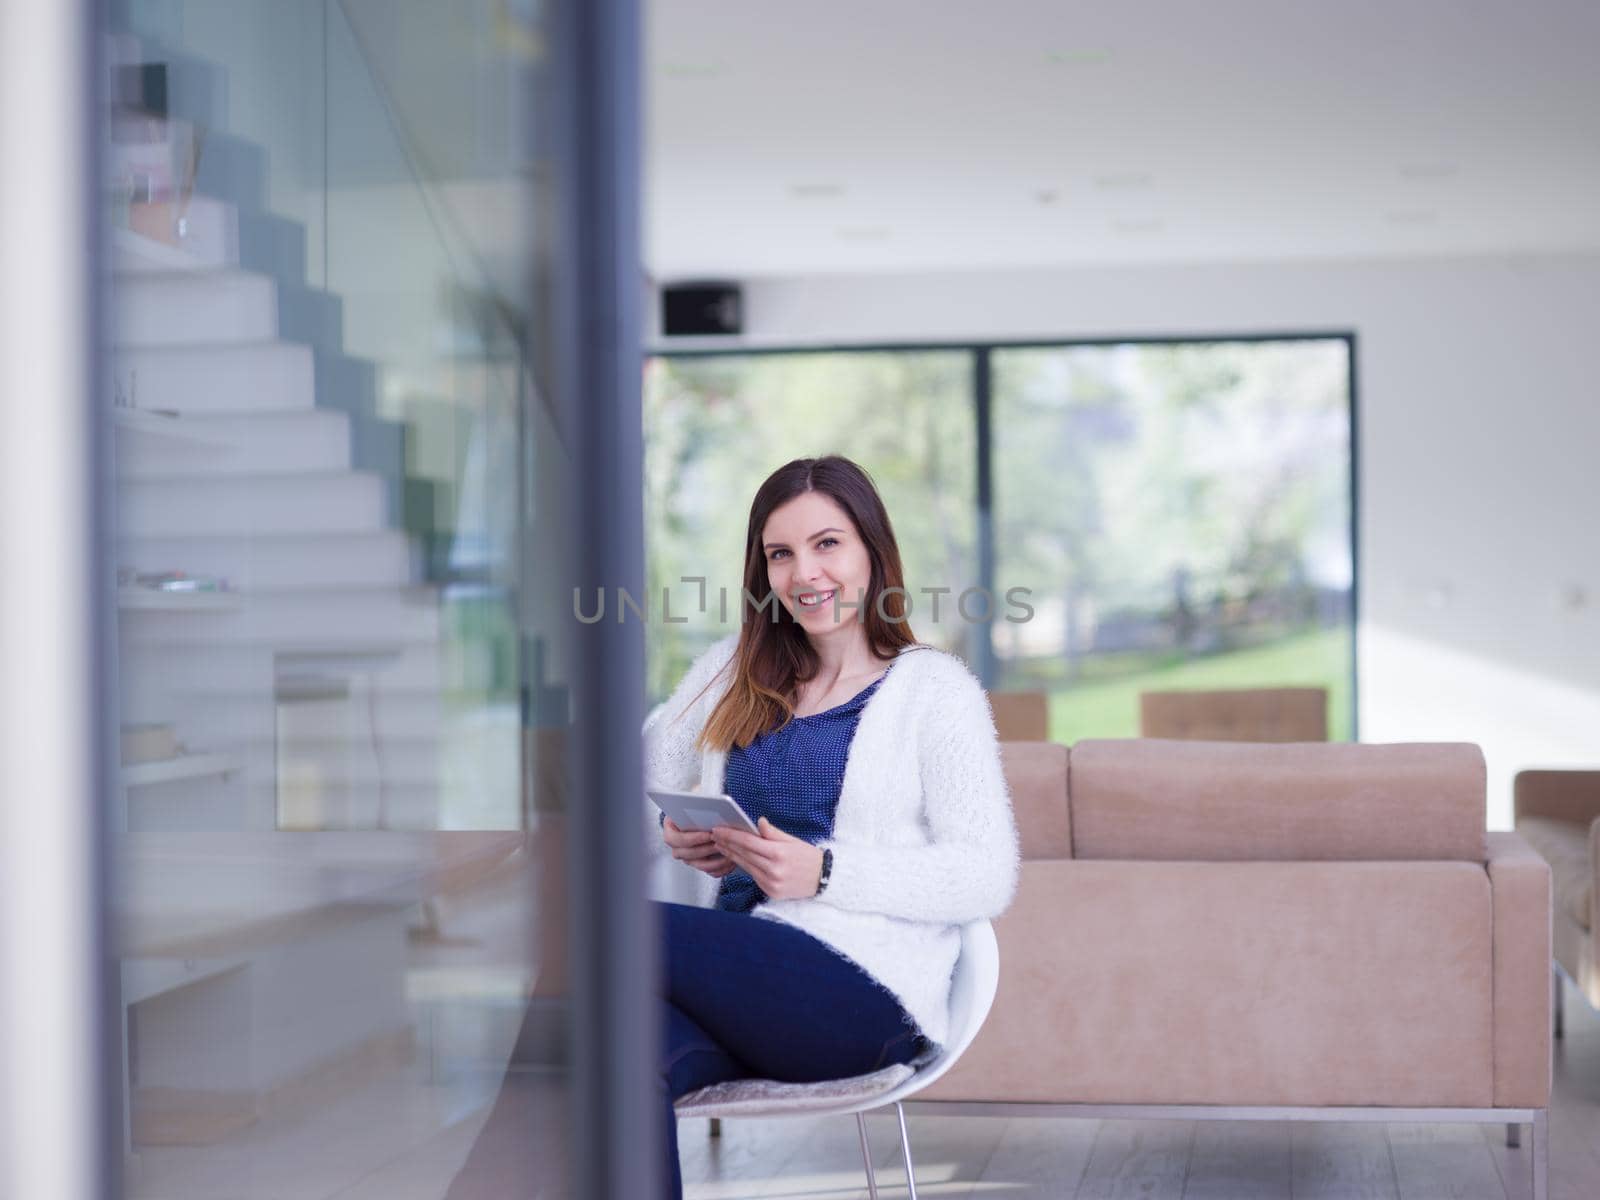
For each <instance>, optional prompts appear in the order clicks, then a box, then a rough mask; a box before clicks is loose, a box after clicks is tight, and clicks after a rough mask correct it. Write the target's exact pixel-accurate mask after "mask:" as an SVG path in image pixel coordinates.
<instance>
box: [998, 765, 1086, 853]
mask: <svg viewBox="0 0 1600 1200" xmlns="http://www.w3.org/2000/svg"><path fill="white" fill-rule="evenodd" d="M1000 765H1001V767H1002V769H1004V771H1005V773H1006V787H1007V788H1008V789H1009V790H1010V792H1011V812H1012V815H1013V816H1014V817H1015V818H1016V822H1017V836H1018V838H1019V840H1020V841H1021V843H1022V857H1023V858H1071V857H1072V828H1071V824H1070V821H1069V818H1068V815H1067V748H1066V747H1065V746H1063V745H1061V744H1059V743H1057V742H1001V743H1000Z"/></svg>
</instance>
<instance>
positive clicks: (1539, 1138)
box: [1533, 1108, 1550, 1200]
mask: <svg viewBox="0 0 1600 1200" xmlns="http://www.w3.org/2000/svg"><path fill="white" fill-rule="evenodd" d="M1533 1200H1550V1111H1549V1110H1548V1109H1544V1108H1541V1109H1540V1110H1539V1111H1538V1112H1536V1113H1534V1114H1533Z"/></svg>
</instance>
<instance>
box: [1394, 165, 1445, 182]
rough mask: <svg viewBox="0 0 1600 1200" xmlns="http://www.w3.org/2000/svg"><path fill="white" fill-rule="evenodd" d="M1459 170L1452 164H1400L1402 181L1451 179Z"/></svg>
mask: <svg viewBox="0 0 1600 1200" xmlns="http://www.w3.org/2000/svg"><path fill="white" fill-rule="evenodd" d="M1457 171H1458V168H1457V167H1456V164H1455V163H1450V162H1413V163H1401V164H1400V177H1401V178H1402V179H1450V178H1453V177H1454V176H1455V175H1456V174H1457Z"/></svg>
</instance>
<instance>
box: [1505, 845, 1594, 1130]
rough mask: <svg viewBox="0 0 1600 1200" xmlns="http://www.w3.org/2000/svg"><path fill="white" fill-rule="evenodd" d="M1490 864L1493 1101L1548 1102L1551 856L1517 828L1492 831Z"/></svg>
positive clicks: (1534, 1104)
mask: <svg viewBox="0 0 1600 1200" xmlns="http://www.w3.org/2000/svg"><path fill="white" fill-rule="evenodd" d="M1590 845H1591V847H1593V846H1594V841H1593V839H1592V836H1591V842H1590ZM1488 871H1489V888H1490V892H1491V894H1492V896H1493V901H1492V902H1493V905H1494V1102H1495V1104H1496V1105H1498V1106H1500V1107H1503V1108H1545V1107H1547V1106H1548V1105H1549V1103H1550V981H1551V968H1550V961H1551V958H1550V955H1551V944H1550V928H1551V905H1552V899H1551V884H1550V864H1549V863H1547V862H1545V860H1544V859H1543V858H1542V857H1541V856H1540V855H1539V853H1538V852H1537V851H1535V850H1534V848H1533V847H1532V846H1530V845H1528V843H1527V841H1525V840H1524V839H1523V838H1522V837H1521V836H1520V835H1519V834H1515V833H1491V834H1489V861H1488Z"/></svg>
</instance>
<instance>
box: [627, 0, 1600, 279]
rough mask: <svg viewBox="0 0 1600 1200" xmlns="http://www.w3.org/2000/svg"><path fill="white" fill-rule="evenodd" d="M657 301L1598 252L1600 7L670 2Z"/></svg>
mask: <svg viewBox="0 0 1600 1200" xmlns="http://www.w3.org/2000/svg"><path fill="white" fill-rule="evenodd" d="M647 14H648V22H649V27H648V35H647V47H646V75H647V78H646V105H647V133H646V180H647V200H646V210H645V241H646V262H647V265H648V268H649V270H650V273H651V275H652V276H653V277H655V278H656V279H658V280H661V281H672V280H677V279H687V278H692V277H706V276H711V277H732V278H748V277H753V276H764V275H794V274H819V273H838V272H876V271H905V270H931V269H963V268H973V269H981V268H990V267H1016V266H1030V265H1038V266H1046V265H1049V266H1061V265H1074V264H1084V263H1113V262H1115V263H1121V262H1152V261H1161V262H1172V261H1196V260H1228V261H1233V260H1238V261H1247V260H1257V261H1259V260H1270V259H1304V258H1325V257H1378V256H1396V255H1407V256H1411V255H1443V254H1483V253H1497V252H1506V251H1556V250H1572V249H1586V250H1594V249H1600V69H1597V65H1596V64H1597V61H1600V0H1523V2H1521V3H1513V2H1512V0H1386V2H1377V0H1341V2H1338V3H1329V2H1327V0H1320V2H1313V0H1192V2H1189V0H1169V2H1166V3H1158V2H1155V0H1121V2H1118V3H1114V2H1111V0H1099V2H1096V3H1084V2H1082V0H1076V2H1072V3H1045V2H1043V0H990V2H988V3H984V2H982V0H809V2H808V3H804V4H781V3H778V0H649V3H648V4H647Z"/></svg>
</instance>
